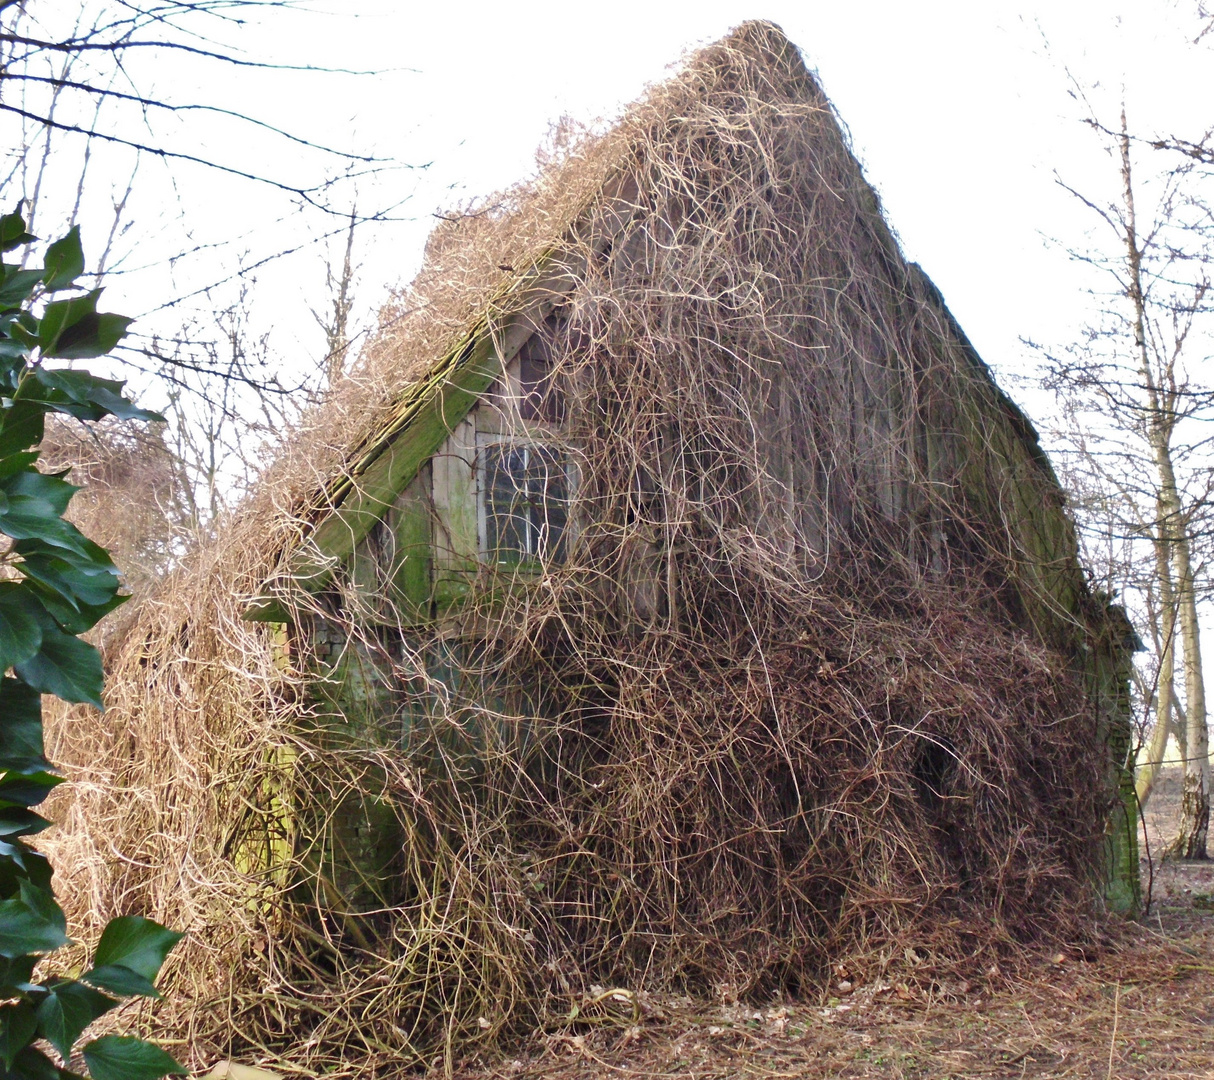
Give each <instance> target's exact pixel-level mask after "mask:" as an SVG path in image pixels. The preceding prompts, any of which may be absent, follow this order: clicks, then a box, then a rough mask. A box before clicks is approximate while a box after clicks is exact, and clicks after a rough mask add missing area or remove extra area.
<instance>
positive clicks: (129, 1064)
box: [84, 1035, 186, 1080]
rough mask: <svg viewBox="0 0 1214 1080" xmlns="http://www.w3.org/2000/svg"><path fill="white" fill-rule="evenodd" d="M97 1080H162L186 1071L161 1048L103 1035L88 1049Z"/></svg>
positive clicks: (123, 1037) (91, 1066) (86, 1053)
mask: <svg viewBox="0 0 1214 1080" xmlns="http://www.w3.org/2000/svg"><path fill="white" fill-rule="evenodd" d="M84 1060H85V1061H86V1062H87V1063H88V1067H89V1072H90V1073H91V1074H92V1077H93V1080H160V1077H162V1076H169V1075H173V1076H185V1075H186V1070H185V1069H184V1068H183V1067H182V1066H181V1065H179V1064H178V1063H177V1062H176V1061H175V1060H174V1059H173V1058H172V1057H170V1056H169V1055H168V1054H166V1053H165V1052H164V1051H163V1050H161V1049H160V1047H159V1046H153V1045H152V1044H151V1043H147V1042H144V1041H143V1040H142V1039H133V1038H131V1037H130V1036H129V1035H103V1036H102V1037H101V1038H100V1039H94V1040H93V1041H92V1042H91V1043H89V1044H88V1045H87V1046H86V1047H85V1048H84Z"/></svg>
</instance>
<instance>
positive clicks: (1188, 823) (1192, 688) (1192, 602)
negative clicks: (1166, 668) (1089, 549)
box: [1170, 535, 1210, 859]
mask: <svg viewBox="0 0 1214 1080" xmlns="http://www.w3.org/2000/svg"><path fill="white" fill-rule="evenodd" d="M1175 561H1176V569H1177V581H1176V586H1177V590H1176V591H1177V593H1178V596H1177V599H1178V601H1179V615H1180V638H1181V642H1182V644H1183V646H1184V675H1185V711H1186V713H1187V717H1186V723H1185V727H1186V729H1187V730H1186V733H1185V734H1186V739H1185V743H1186V746H1185V756H1184V790H1183V794H1182V796H1181V803H1180V832H1179V834H1178V835H1177V837H1176V842H1175V843H1174V844H1173V845H1172V847H1171V849H1170V850H1171V852H1172V853H1173V854H1175V855H1178V856H1179V857H1180V858H1182V859H1204V858H1206V857H1207V852H1206V839H1207V836H1208V834H1209V831H1210V736H1209V729H1208V727H1207V725H1206V688H1205V680H1204V678H1203V673H1202V669H1201V641H1200V634H1199V631H1198V623H1197V595H1196V590H1195V589H1194V586H1193V571H1192V567H1191V563H1190V558H1189V538H1188V536H1187V535H1186V536H1183V537H1182V538H1180V539H1179V540H1178V541H1177V543H1176V560H1175Z"/></svg>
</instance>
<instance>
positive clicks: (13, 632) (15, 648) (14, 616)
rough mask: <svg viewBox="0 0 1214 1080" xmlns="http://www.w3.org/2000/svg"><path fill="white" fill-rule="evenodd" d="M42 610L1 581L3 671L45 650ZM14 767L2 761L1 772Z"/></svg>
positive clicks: (26, 591) (18, 588)
mask: <svg viewBox="0 0 1214 1080" xmlns="http://www.w3.org/2000/svg"><path fill="white" fill-rule="evenodd" d="M40 609H42V605H41V604H39V603H38V600H37V598H36V597H35V596H34V595H33V593H31V592H30V590H29V589H27V588H25V587H24V586H23V585H21V584H19V583H18V582H15V581H0V671H7V670H8V669H9V668H11V667H13V666H15V665H16V664H20V663H22V662H23V661H25V660H29V659H30V658H31V657H32V656H34V655H36V654H37V652H38V650H39V649H40V648H41V647H42V621H41V615H40ZM3 722H4V717H3V715H2V714H0V724H3ZM0 738H3V736H2V735H0ZM14 767H15V766H9V765H6V764H5V763H4V761H3V760H2V759H0V768H14Z"/></svg>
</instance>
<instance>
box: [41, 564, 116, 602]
mask: <svg viewBox="0 0 1214 1080" xmlns="http://www.w3.org/2000/svg"><path fill="white" fill-rule="evenodd" d="M80 561H81V560H77V563H79V562H80ZM20 568H21V572H22V573H23V574H25V575H26V576H27V577H30V578H33V580H35V581H37V582H38V583H39V584H41V585H44V586H46V588H48V589H52V590H54V591H55V592H56V593H58V594H59V595H60V596H62V597H63V598H64V599H65V600H68V601H70V602H71V603H73V604H80V605H84V606H86V607H97V606H98V605H101V604H108V603H109V602H110V601H111V600H112V599H113V598H114V594H115V593H116V592H117V591H118V586H119V584H120V582H119V578H118V569H117V567H115V566H113V565H109V566H106V565H104V564H102V565H98V564H97V563H95V562H93V561H91V560H90V561H85V562H84V565H83V566H80V565H74V564H73V563H72V562H70V561H69V560H68V559H66V558H64V557H63V555H62V554H61V553H60V552H55V553H54V554H45V553H41V552H35V553H32V554H29V555H26V556H25V558H24V559H23V560H22V562H21V567H20Z"/></svg>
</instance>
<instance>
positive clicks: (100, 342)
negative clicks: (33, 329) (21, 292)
mask: <svg viewBox="0 0 1214 1080" xmlns="http://www.w3.org/2000/svg"><path fill="white" fill-rule="evenodd" d="M2 297H3V287H2V286H0V299H2ZM100 297H101V290H100V289H93V290H92V292H87V293H85V294H84V295H82V296H73V297H70V298H69V299H67V300H54V301H52V302H51V303H49V304H47V305H46V310H45V311H44V312H43V313H42V319H41V320H40V322H39V324H38V347H39V348H40V349H41V350H42V355H43V356H48V357H51V356H53V357H57V358H58V359H61V360H85V359H88V358H90V357H94V356H104V355H105V354H106V353H108V352H110V351H111V350H113V348H114V346H115V345H117V344H118V342H119V341H121V340H122V337H123V335H124V334H126V330H127V327H128V326H130V325H131V323H132V322H134V319H128V318H127V317H126V316H125V315H112V314H106V313H104V312H99V311H98V310H97V301H98V299H99V298H100Z"/></svg>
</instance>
